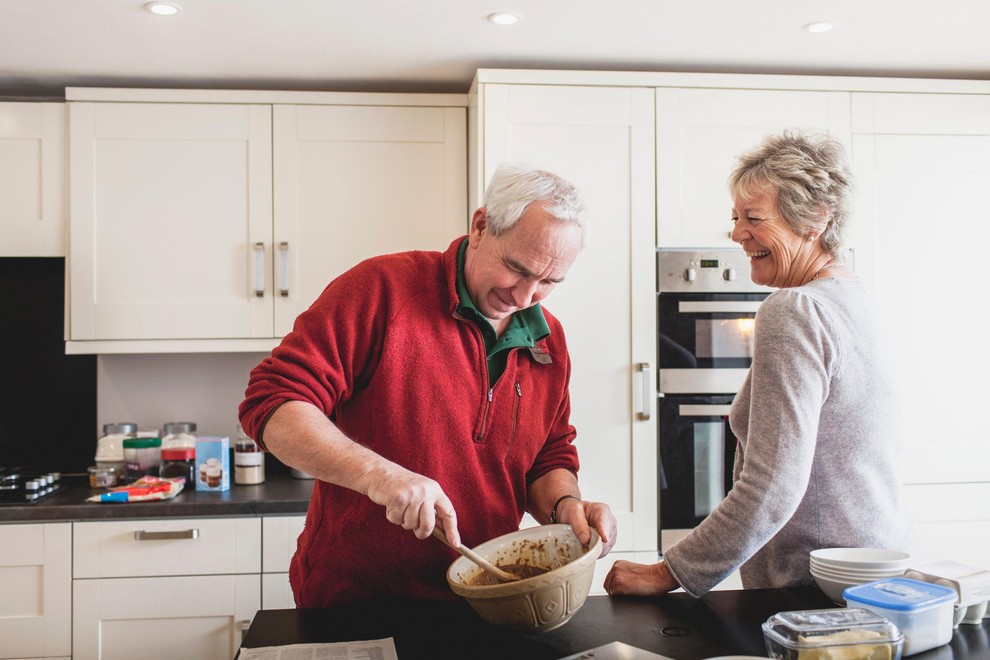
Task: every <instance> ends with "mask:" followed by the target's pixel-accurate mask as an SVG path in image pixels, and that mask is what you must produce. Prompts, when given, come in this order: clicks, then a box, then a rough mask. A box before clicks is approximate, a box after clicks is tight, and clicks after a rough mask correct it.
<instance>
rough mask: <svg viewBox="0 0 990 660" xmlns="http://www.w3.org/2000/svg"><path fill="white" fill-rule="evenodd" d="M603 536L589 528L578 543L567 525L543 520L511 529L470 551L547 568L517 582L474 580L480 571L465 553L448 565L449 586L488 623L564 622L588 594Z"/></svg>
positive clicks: (529, 625)
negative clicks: (584, 539)
mask: <svg viewBox="0 0 990 660" xmlns="http://www.w3.org/2000/svg"><path fill="white" fill-rule="evenodd" d="M601 550H602V540H601V537H599V536H598V533H597V532H595V530H591V541H590V542H589V543H588V545H587V546H582V545H581V542H580V541H578V538H577V536H576V535H575V534H574V531H573V530H572V529H571V526H570V525H542V526H539V527H528V528H526V529H520V530H518V531H515V532H510V533H508V534H504V535H502V536H499V537H498V538H494V539H492V540H491V541H487V542H485V543H482V544H481V545H479V546H477V547H476V548H474V551H475V552H476V553H478V554H479V555H481V556H482V557H484V558H485V559H487V560H488V561H490V562H492V563H493V564H495V565H497V566H500V567H502V568H506V567H507V566H508V567H511V565H513V564H523V565H528V566H536V567H539V568H543V569H549V572H547V573H543V574H541V575H536V576H533V577H530V578H525V579H522V580H518V581H516V582H503V583H500V584H474V581H475V580H476V579H477V578H478V577H480V576H481V574H482V573H484V571H482V570H481V569H480V568H478V566H477V565H475V564H474V563H473V562H471V560H469V559H467V558H466V557H459V558H458V559H456V560H455V561H454V563H452V564H451V565H450V568H449V569H447V583H448V584H449V585H450V588H451V590H452V591H453V592H454V593H455V594H457V595H459V596H463V597H464V599H465V600H467V601H468V603H469V604H470V605H471V607H472V608H474V611H475V612H477V613H478V614H479V615H480V616H481V618H483V619H484V620H485V621H488V622H489V623H492V624H495V625H497V626H502V627H504V628H510V629H512V630H519V631H524V632H546V631H548V630H553V629H554V628H559V627H560V626H562V625H564V624H565V623H567V622H568V621H569V620H570V618H571V617H572V616H574V613H575V612H577V611H578V610H579V609H580V608H581V606H582V605H584V601H585V600H586V599H587V597H588V592H589V591H590V590H591V580H592V578H593V577H594V573H595V560H597V559H598V555H599V554H601Z"/></svg>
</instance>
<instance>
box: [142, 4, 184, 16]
mask: <svg viewBox="0 0 990 660" xmlns="http://www.w3.org/2000/svg"><path fill="white" fill-rule="evenodd" d="M144 8H145V9H147V10H148V11H150V12H151V13H152V14H157V15H159V16H175V15H176V14H178V13H179V12H180V11H182V7H180V6H179V5H173V4H171V3H169V2H149V3H148V4H146V5H145V6H144Z"/></svg>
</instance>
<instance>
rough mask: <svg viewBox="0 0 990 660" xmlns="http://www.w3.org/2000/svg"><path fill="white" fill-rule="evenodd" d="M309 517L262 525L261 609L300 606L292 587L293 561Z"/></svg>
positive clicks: (277, 518) (267, 519)
mask: <svg viewBox="0 0 990 660" xmlns="http://www.w3.org/2000/svg"><path fill="white" fill-rule="evenodd" d="M305 523H306V516H266V517H265V518H263V519H262V521H261V571H262V573H261V609H263V610H277V609H291V608H293V607H295V606H296V602H295V598H294V597H293V596H292V587H290V586H289V561H290V560H291V559H292V555H293V554H295V552H296V540H297V539H298V538H299V535H300V534H302V531H303V526H304V525H305Z"/></svg>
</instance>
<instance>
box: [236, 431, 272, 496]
mask: <svg viewBox="0 0 990 660" xmlns="http://www.w3.org/2000/svg"><path fill="white" fill-rule="evenodd" d="M264 481H265V453H264V452H263V451H261V447H259V446H258V443H256V442H255V441H254V440H252V439H251V438H249V437H248V435H247V434H246V433H245V432H244V431H243V430H241V427H240V425H238V427H237V440H236V441H235V442H234V483H235V484H240V485H242V486H251V485H254V484H260V483H264Z"/></svg>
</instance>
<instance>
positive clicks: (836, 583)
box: [811, 571, 873, 606]
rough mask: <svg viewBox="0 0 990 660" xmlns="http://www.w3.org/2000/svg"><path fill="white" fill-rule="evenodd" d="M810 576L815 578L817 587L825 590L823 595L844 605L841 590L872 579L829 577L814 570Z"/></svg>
mask: <svg viewBox="0 0 990 660" xmlns="http://www.w3.org/2000/svg"><path fill="white" fill-rule="evenodd" d="M811 577H813V578H815V584H817V585H818V588H819V589H821V590H822V591H824V592H825V595H826V596H828V597H829V598H831V599H832V600H833V601H834V602H835V603H837V604H839V605H843V606H844V605H845V604H846V601H845V599H844V598H843V597H842V592H843V591H845V590H846V587H854V586H856V585H857V584H863V583H864V582H873V580H863V581H851V580H846V579H840V578H831V577H826V576H823V575H819V574H818V573H816V572H815V571H811Z"/></svg>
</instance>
